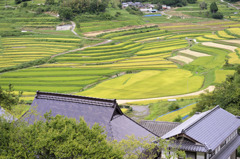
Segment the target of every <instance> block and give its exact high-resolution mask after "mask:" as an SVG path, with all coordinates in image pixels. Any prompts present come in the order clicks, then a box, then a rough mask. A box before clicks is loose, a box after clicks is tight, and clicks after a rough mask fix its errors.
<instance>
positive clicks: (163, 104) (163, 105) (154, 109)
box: [145, 98, 197, 121]
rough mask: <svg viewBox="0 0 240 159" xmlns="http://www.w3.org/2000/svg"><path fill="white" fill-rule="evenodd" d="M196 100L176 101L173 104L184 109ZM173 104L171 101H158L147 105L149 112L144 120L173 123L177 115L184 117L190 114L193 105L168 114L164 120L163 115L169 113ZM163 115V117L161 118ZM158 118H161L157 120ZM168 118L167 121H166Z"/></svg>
mask: <svg viewBox="0 0 240 159" xmlns="http://www.w3.org/2000/svg"><path fill="white" fill-rule="evenodd" d="M196 100H197V99H195V98H192V99H180V100H177V101H176V102H175V103H177V104H178V105H179V107H180V108H182V107H185V106H187V105H189V104H192V103H195V102H196ZM173 103H174V102H172V101H159V102H154V103H151V104H150V105H149V109H150V110H149V111H150V114H149V115H148V116H147V117H146V118H145V119H146V120H154V119H156V120H157V121H173V120H174V119H175V118H176V117H177V116H178V115H180V116H182V117H184V116H185V114H186V115H187V114H189V113H190V112H191V109H192V107H194V105H191V106H190V107H186V108H183V109H180V110H178V111H179V112H178V111H175V112H173V113H170V114H168V115H167V116H168V117H167V118H165V115H164V114H167V113H168V112H171V111H169V107H170V106H171V105H172V104H173ZM162 115H164V116H162ZM159 116H162V117H161V118H159ZM164 118H165V119H164ZM168 118H169V120H168Z"/></svg>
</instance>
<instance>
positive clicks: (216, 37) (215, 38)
mask: <svg viewBox="0 0 240 159" xmlns="http://www.w3.org/2000/svg"><path fill="white" fill-rule="evenodd" d="M203 37H205V38H209V39H214V40H223V38H220V37H219V36H217V35H204V36H203Z"/></svg>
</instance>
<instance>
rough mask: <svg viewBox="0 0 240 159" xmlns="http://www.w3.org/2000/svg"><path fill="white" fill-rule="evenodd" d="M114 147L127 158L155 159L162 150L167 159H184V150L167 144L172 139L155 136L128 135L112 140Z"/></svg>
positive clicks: (171, 141)
mask: <svg viewBox="0 0 240 159" xmlns="http://www.w3.org/2000/svg"><path fill="white" fill-rule="evenodd" d="M112 143H113V145H114V147H116V148H119V149H120V150H122V151H123V152H125V155H124V158H127V159H139V158H147V159H155V158H156V157H158V156H160V154H161V152H163V154H164V156H165V157H166V158H168V159H170V158H172V157H173V158H177V157H181V158H182V159H186V154H185V152H183V151H181V150H179V148H178V147H171V149H169V145H170V144H173V143H174V139H170V140H164V139H161V138H156V137H149V136H147V137H143V138H136V137H135V136H128V137H127V138H126V139H124V140H121V141H120V142H117V141H113V142H112ZM170 151H171V153H170Z"/></svg>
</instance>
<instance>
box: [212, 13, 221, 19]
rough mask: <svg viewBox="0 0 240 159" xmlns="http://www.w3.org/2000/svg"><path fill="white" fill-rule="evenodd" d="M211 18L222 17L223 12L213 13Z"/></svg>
mask: <svg viewBox="0 0 240 159" xmlns="http://www.w3.org/2000/svg"><path fill="white" fill-rule="evenodd" d="M212 18H214V19H223V14H222V13H221V12H217V13H213V14H212Z"/></svg>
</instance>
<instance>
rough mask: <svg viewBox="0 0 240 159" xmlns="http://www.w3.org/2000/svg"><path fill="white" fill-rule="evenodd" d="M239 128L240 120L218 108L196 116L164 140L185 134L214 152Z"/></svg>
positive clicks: (165, 136)
mask: <svg viewBox="0 0 240 159" xmlns="http://www.w3.org/2000/svg"><path fill="white" fill-rule="evenodd" d="M238 127H240V119H239V118H238V117H236V116H234V115H233V114H231V113H229V112H227V111H226V110H224V109H222V108H220V107H219V106H217V107H215V108H213V109H212V110H210V111H207V112H203V113H200V114H196V115H194V116H193V117H191V118H190V119H188V120H187V121H186V122H184V123H182V124H181V125H179V126H177V127H176V128H174V129H173V130H172V131H170V132H169V133H167V134H165V135H164V136H163V138H165V139H167V138H170V137H174V136H177V135H180V134H184V135H186V136H188V137H189V138H191V139H193V140H195V141H197V142H198V143H200V144H202V145H205V146H206V147H207V149H209V150H210V149H211V150H214V149H215V148H216V147H217V146H219V145H220V144H221V143H222V142H223V141H224V140H225V139H226V138H227V137H228V136H229V135H230V134H231V133H232V132H233V131H234V130H236V129H238Z"/></svg>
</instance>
